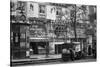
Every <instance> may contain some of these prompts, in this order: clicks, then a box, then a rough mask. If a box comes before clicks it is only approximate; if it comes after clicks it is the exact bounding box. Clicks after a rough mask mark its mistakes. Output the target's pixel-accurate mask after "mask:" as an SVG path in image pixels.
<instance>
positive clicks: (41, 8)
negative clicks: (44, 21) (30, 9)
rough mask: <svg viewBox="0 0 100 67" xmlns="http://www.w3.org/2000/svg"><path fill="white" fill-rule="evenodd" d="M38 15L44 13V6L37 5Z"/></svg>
mask: <svg viewBox="0 0 100 67" xmlns="http://www.w3.org/2000/svg"><path fill="white" fill-rule="evenodd" d="M39 13H45V5H39Z"/></svg>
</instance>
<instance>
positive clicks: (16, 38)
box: [15, 34, 18, 43]
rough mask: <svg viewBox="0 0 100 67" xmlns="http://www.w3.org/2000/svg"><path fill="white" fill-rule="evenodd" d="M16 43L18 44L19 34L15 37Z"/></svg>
mask: <svg viewBox="0 0 100 67" xmlns="http://www.w3.org/2000/svg"><path fill="white" fill-rule="evenodd" d="M15 42H16V43H18V34H16V36H15Z"/></svg>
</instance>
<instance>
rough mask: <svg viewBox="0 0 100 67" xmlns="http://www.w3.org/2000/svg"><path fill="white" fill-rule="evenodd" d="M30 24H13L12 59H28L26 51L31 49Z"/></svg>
mask: <svg viewBox="0 0 100 67" xmlns="http://www.w3.org/2000/svg"><path fill="white" fill-rule="evenodd" d="M28 25H29V24H27V23H11V30H10V32H11V41H10V42H11V59H21V58H26V50H27V49H28V48H29V42H28V38H29V32H28V29H29V26H28Z"/></svg>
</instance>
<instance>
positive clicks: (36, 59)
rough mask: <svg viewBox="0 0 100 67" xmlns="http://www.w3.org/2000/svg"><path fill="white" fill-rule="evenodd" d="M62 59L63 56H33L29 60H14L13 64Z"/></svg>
mask: <svg viewBox="0 0 100 67" xmlns="http://www.w3.org/2000/svg"><path fill="white" fill-rule="evenodd" d="M59 58H61V54H54V55H48V57H46V55H31V56H30V58H27V59H12V60H11V62H23V61H38V60H48V59H59Z"/></svg>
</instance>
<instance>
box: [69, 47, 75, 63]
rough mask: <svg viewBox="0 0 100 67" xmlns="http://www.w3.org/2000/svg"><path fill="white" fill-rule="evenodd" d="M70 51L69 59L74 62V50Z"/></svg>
mask: <svg viewBox="0 0 100 67" xmlns="http://www.w3.org/2000/svg"><path fill="white" fill-rule="evenodd" d="M69 50H70V59H71V60H72V61H73V60H74V50H73V49H72V48H70V49H69Z"/></svg>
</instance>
